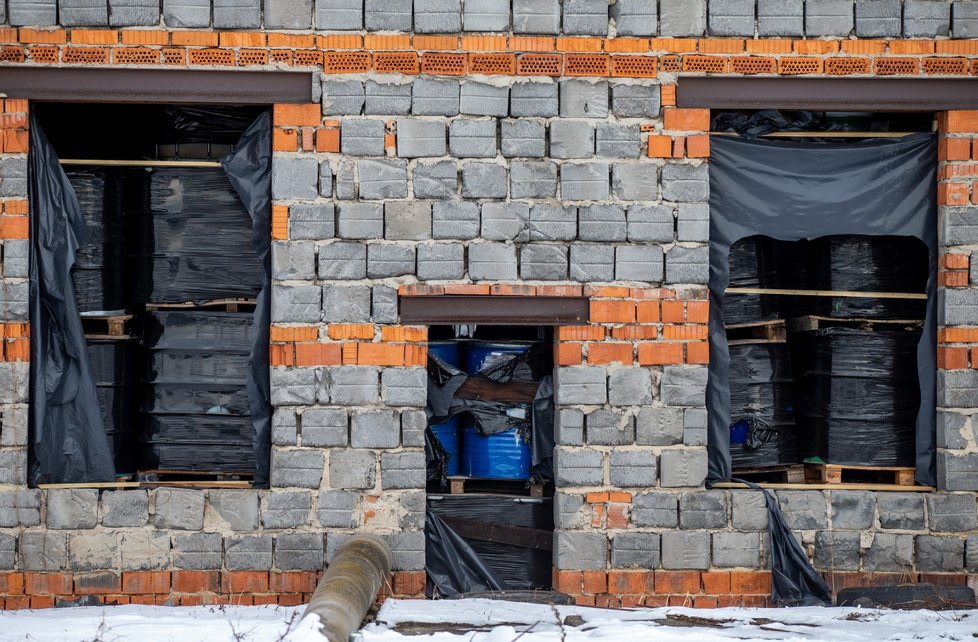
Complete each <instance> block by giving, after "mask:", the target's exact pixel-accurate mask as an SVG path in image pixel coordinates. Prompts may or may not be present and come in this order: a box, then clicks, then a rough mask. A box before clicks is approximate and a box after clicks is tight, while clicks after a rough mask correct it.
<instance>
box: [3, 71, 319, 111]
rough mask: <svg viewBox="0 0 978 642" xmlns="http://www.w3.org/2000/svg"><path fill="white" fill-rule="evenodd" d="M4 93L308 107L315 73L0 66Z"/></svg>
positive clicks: (64, 99)
mask: <svg viewBox="0 0 978 642" xmlns="http://www.w3.org/2000/svg"><path fill="white" fill-rule="evenodd" d="M0 92H2V93H4V94H6V95H7V96H10V97H11V98H26V99H28V100H40V101H51V102H100V103H196V104H229V103H231V104H247V105H266V104H272V103H308V102H311V101H312V74H310V73H309V72H291V71H211V70H203V71H189V70H180V69H78V68H64V67H59V68H45V67H0Z"/></svg>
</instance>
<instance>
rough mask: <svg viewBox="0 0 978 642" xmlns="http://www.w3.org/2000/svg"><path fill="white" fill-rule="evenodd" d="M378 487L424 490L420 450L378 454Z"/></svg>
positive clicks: (423, 456) (423, 467)
mask: <svg viewBox="0 0 978 642" xmlns="http://www.w3.org/2000/svg"><path fill="white" fill-rule="evenodd" d="M380 485H381V488H384V489H390V490H393V489H402V488H424V486H425V455H424V451H422V450H414V451H402V452H394V453H391V452H385V453H381V454H380Z"/></svg>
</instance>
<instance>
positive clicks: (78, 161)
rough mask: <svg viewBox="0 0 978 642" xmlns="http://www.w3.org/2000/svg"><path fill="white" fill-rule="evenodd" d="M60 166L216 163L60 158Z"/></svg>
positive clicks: (202, 163) (212, 164) (214, 164)
mask: <svg viewBox="0 0 978 642" xmlns="http://www.w3.org/2000/svg"><path fill="white" fill-rule="evenodd" d="M59 162H60V163H61V164H62V165H102V166H104V167H214V168H219V167H221V164H220V163H219V162H217V161H173V160H170V161H167V160H106V159H101V158H98V159H97V158H62V159H61V160H60V161H59Z"/></svg>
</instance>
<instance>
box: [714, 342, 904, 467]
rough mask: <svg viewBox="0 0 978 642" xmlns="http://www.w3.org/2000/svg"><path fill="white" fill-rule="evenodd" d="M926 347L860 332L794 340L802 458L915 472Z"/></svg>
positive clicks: (793, 350) (793, 356)
mask: <svg viewBox="0 0 978 642" xmlns="http://www.w3.org/2000/svg"><path fill="white" fill-rule="evenodd" d="M919 341H920V332H919V331H916V332H912V331H898V332H883V331H879V330H876V331H868V330H859V329H855V328H825V329H823V330H816V331H812V332H800V333H794V334H792V335H789V345H790V347H791V354H792V363H793V364H794V368H795V381H796V386H797V396H796V398H797V400H798V404H797V412H796V415H797V417H796V418H797V421H798V434H799V436H800V438H799V450H800V453H801V457H802V458H803V459H805V458H809V457H819V458H821V459H822V460H823V461H825V462H828V463H832V464H857V465H868V466H913V464H914V430H915V426H916V420H917V410H918V409H919V407H920V389H919V387H918V385H917V344H918V342H919ZM731 354H733V351H732V350H731Z"/></svg>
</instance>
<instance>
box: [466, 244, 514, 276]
mask: <svg viewBox="0 0 978 642" xmlns="http://www.w3.org/2000/svg"><path fill="white" fill-rule="evenodd" d="M516 274H517V272H516V248H515V247H514V246H512V245H506V244H503V243H476V244H473V245H470V246H469V278H470V279H472V280H473V281H513V280H515V279H516Z"/></svg>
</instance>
